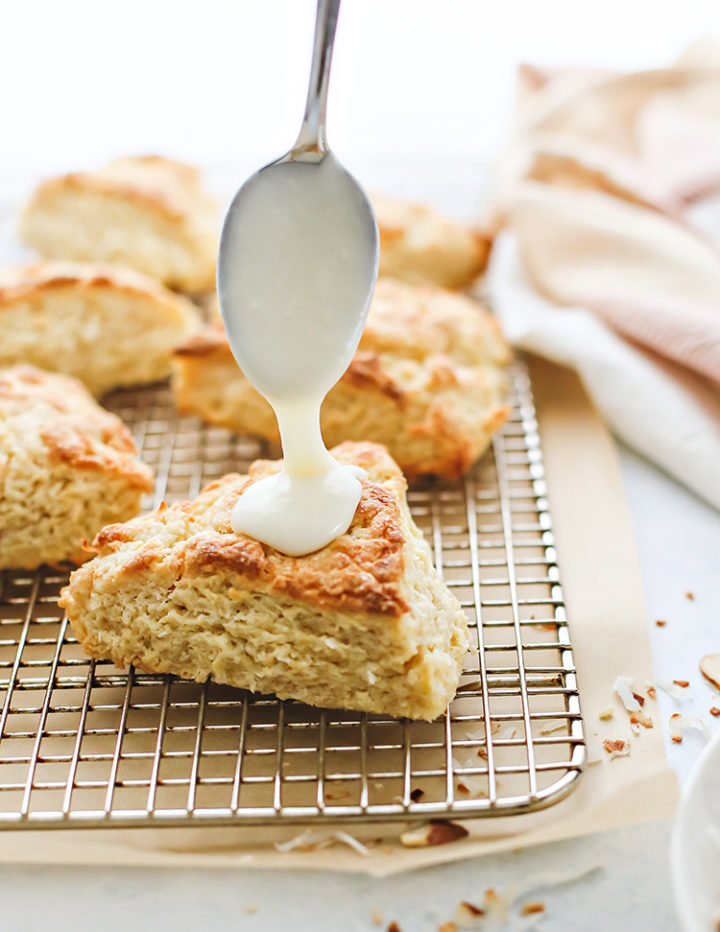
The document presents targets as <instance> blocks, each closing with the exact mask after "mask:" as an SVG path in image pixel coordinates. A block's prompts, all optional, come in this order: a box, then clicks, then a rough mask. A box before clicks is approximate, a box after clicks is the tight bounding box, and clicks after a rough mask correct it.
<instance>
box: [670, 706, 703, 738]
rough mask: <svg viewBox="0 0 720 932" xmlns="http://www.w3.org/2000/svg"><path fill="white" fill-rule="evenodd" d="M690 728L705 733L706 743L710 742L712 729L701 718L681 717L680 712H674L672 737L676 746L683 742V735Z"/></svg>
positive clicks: (671, 718) (671, 717) (671, 726)
mask: <svg viewBox="0 0 720 932" xmlns="http://www.w3.org/2000/svg"><path fill="white" fill-rule="evenodd" d="M688 728H696V729H697V730H698V731H701V732H702V733H703V737H704V738H705V740H706V741H709V740H710V729H709V728H708V726H707V724H706V722H704V721H703V720H702V719H701V718H692V717H691V716H689V715H681V714H680V713H679V712H674V713H673V714H672V715H671V716H670V737H671V738H672V740H673V741H674V742H675V744H680V743H681V742H682V739H683V733H684V732H685V731H687V730H688Z"/></svg>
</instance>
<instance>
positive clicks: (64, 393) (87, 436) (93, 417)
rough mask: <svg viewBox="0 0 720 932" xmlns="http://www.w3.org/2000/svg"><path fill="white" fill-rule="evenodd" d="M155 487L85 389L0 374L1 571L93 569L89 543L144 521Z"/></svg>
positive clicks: (20, 373)
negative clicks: (144, 502) (53, 566)
mask: <svg viewBox="0 0 720 932" xmlns="http://www.w3.org/2000/svg"><path fill="white" fill-rule="evenodd" d="M152 486H153V477H152V473H151V471H150V470H149V469H148V467H147V466H145V465H144V464H143V463H141V462H140V460H139V459H138V458H137V449H136V447H135V444H134V442H133V439H132V437H131V435H130V432H129V431H128V429H127V428H126V427H125V425H124V424H123V423H122V421H120V419H119V418H117V417H116V416H115V415H114V414H111V413H110V412H109V411H105V410H104V409H103V408H101V407H100V406H99V405H98V404H97V403H96V402H95V401H94V400H93V399H92V398H91V397H90V395H89V394H88V392H87V390H86V389H85V388H84V386H83V385H81V384H80V382H78V381H76V380H75V379H71V378H67V377H66V376H63V375H55V374H52V373H49V372H42V371H40V370H39V369H35V368H33V367H31V366H16V367H14V368H11V369H4V370H1V371H0V568H5V567H12V568H17V569H33V568H35V567H36V566H39V565H40V564H41V563H58V562H60V561H62V560H70V561H72V562H75V563H81V562H82V561H83V560H87V559H88V556H89V554H88V552H87V551H86V550H85V549H84V547H83V541H84V540H86V539H92V538H93V537H94V535H95V534H97V533H98V531H99V530H100V529H101V528H103V527H104V526H105V525H106V524H109V523H110V522H113V521H125V520H127V519H128V518H131V517H133V516H134V515H136V514H137V513H138V511H139V510H140V500H141V497H142V494H143V493H144V492H149V491H150V490H151V489H152Z"/></svg>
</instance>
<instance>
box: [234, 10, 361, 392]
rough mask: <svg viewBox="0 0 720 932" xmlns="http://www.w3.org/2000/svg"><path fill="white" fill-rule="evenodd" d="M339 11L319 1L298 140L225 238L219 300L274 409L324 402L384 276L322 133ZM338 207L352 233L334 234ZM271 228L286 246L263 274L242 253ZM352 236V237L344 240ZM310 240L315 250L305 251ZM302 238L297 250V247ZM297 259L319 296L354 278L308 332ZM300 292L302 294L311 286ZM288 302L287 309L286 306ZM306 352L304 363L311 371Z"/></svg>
mask: <svg viewBox="0 0 720 932" xmlns="http://www.w3.org/2000/svg"><path fill="white" fill-rule="evenodd" d="M339 8H340V0H318V5H317V19H316V24H315V40H314V48H313V59H312V68H311V72H310V84H309V88H308V95H307V102H306V105H305V115H304V117H303V122H302V126H301V129H300V134H299V136H298V138H297V142H296V143H295V145H294V146H293V148H292V149H291V150H290V151H289V152H288V153H287V154H286V155H284V156H283V157H282V158H280V159H278V160H277V161H275V162H272V163H271V164H269V165H266V166H265V167H264V168H262V169H260V171H258V172H256V173H255V174H254V175H252V176H251V177H250V178H249V179H248V180H247V181H246V182H245V184H244V185H243V186H242V187H241V188H240V190H239V191H238V192H237V194H236V195H235V197H234V199H233V201H232V203H231V204H230V207H229V209H228V212H227V215H226V217H225V222H224V225H223V230H222V237H221V241H220V252H219V257H218V296H219V299H220V309H221V314H222V317H223V320H224V323H225V329H226V332H227V335H228V339H229V341H230V346H231V348H232V350H233V353H234V355H235V358H236V360H237V362H238V364H239V365H240V367H241V369H242V370H243V372H244V373H245V375H246V376H247V377H248V378H249V379H250V381H251V382H252V383H253V385H255V387H256V388H257V389H258V390H259V391H260V392H261V393H262V394H264V395H265V397H266V398H268V400H270V401H272V402H273V404H274V403H275V401H277V400H289V399H294V398H297V397H298V396H299V395H302V394H308V393H312V394H314V395H316V396H317V394H318V393H321V397H322V395H324V394H325V393H326V392H327V391H328V390H329V389H330V388H331V387H332V385H333V384H334V383H335V382H336V381H337V380H338V379H339V378H340V376H341V375H342V374H343V372H344V371H345V369H346V368H347V366H348V364H349V362H350V360H351V359H352V356H353V355H354V352H355V350H356V349H357V344H358V342H359V340H360V336H361V334H362V330H363V328H364V325H365V319H366V317H367V310H368V307H369V304H370V299H371V297H372V292H373V288H374V285H375V281H376V278H377V267H378V232H377V225H376V222H375V214H374V211H373V208H372V206H371V204H370V201H369V200H368V197H367V195H366V194H365V192H364V191H363V189H362V188H361V187H360V185H359V184H358V183H357V181H356V180H355V179H354V178H353V177H352V175H351V174H350V173H349V172H348V171H347V170H346V169H345V168H344V167H343V166H342V165H341V164H340V163H339V162H338V160H337V159H336V158H335V156H334V155H333V153H332V152H331V150H330V148H329V146H328V143H327V137H326V132H325V116H326V108H327V93H328V82H329V78H330V64H331V60H332V52H333V42H334V38H335V28H336V25H337V19H338V11H339ZM270 186H272V192H271V187H270ZM269 193H272V198H271V200H272V205H271V206H272V210H270V211H265V209H264V207H263V209H262V211H259V210H258V206H257V205H258V203H260V204H264V203H265V202H264V201H263V200H262V198H263V196H264V195H265V196H267V195H268V194H269ZM303 198H304V200H303ZM339 204H340V205H341V206H342V211H341V212H340V213H341V214H342V217H340V219H342V220H343V221H344V224H343V225H344V228H345V234H341V231H340V230H339V229H334V228H333V223H334V219H333V218H334V215H335V214H336V213H337V211H336V209H335V208H337V207H338V205H339ZM293 211H294V213H293ZM297 217H299V218H300V219H301V220H302V223H300V222H297V226H298V229H297V237H296V238H295V236H294V231H293V230H291V232H292V233H293V235H292V236H288V235H287V233H288V223H291V224H292V223H296V219H294V218H297ZM273 224H276V225H277V229H278V230H279V231H281V232H282V236H278V242H279V241H282V242H283V243H284V246H283V249H284V252H283V254H278V255H277V257H276V258H277V262H276V263H275V265H274V266H272V267H268V268H267V269H265V268H262V269H261V268H260V266H262V265H263V263H262V262H259V261H257V258H256V257H255V258H253V261H252V262H250V263H249V262H248V261H246V262H245V264H243V261H242V260H243V256H247V255H248V254H249V252H251V251H252V250H250V249H249V247H250V246H253V247H255V246H256V244H257V242H258V240H257V239H256V238H255V237H256V236H262V237H264V239H263V242H268V243H269V244H270V245H269V251H270V252H272V243H273V236H272V234H273V229H274V228H273ZM348 230H351V231H352V233H353V235H352V236H348V235H347V231H348ZM305 234H307V235H305ZM310 234H312V235H310ZM310 241H312V243H313V244H314V245H313V246H312V247H310V246H308V243H309V242H310ZM295 242H297V244H298V248H297V249H295V250H294V249H293V245H292V244H293V243H295ZM288 243H290V246H289V247H288ZM301 247H302V248H301ZM302 249H305V254H303V253H302ZM308 250H309V251H308ZM299 257H300V258H301V259H302V262H303V263H304V264H305V266H307V269H306V271H307V288H309V289H312V288H315V289H316V291H317V294H318V296H319V297H322V287H323V282H326V281H328V280H329V279H330V277H331V276H333V275H334V276H335V280H336V281H337V278H338V270H339V269H347V273H348V274H347V276H345V275H344V274H343V275H341V276H340V279H341V281H342V282H345V280H347V295H346V296H345V295H344V294H343V295H342V297H343V298H345V297H347V300H343V301H338V302H337V304H338V306H337V308H336V309H333V310H332V312H330V313H328V314H327V315H326V316H325V318H324V319H323V321H322V322H320V321H319V319H315V320H314V321H313V320H311V321H309V323H308V326H307V327H305V328H304V329H302V330H300V329H298V320H297V317H298V314H294V313H293V307H292V302H288V301H287V296H283V295H282V288H281V287H280V286H281V284H282V281H281V279H280V277H281V276H283V274H284V273H285V274H286V275H287V276H289V275H290V273H291V272H292V271H293V269H294V271H295V274H296V277H297V263H298V262H299V261H300V258H299ZM293 263H295V265H293ZM273 276H275V277H277V278H278V300H277V301H275V302H273V301H272V300H268V299H267V296H266V295H264V300H263V302H262V308H261V310H260V309H259V302H258V301H257V300H256V295H257V294H258V293H259V292H261V291H264V292H267V282H268V280H269V279H270V280H272V278H273ZM302 290H303V293H305V291H306V288H305V283H303V289H302ZM340 290H341V291H342V288H341V289H340ZM270 297H271V298H272V297H273V296H272V295H270ZM281 303H283V304H284V306H282V307H281V306H279V305H280V304H281ZM275 305H278V306H275ZM340 305H342V306H340ZM316 317H317V315H316ZM321 323H322V325H320V324H321ZM269 334H272V336H273V338H272V341H269V338H268V335H269ZM339 348H340V349H339ZM328 353H333V354H334V355H335V356H336V357H337V358H336V360H335V363H336V364H335V365H334V366H331V367H330V368H329V369H328V367H326V366H324V367H323V370H324V371H323V372H322V373H320V372H319V371H318V366H317V360H318V359H322V360H323V361H324V360H326V359H327V354H328ZM299 356H302V358H304V359H306V360H307V365H306V366H304V367H303V365H302V364H301V361H300V360H299ZM276 407H277V406H276Z"/></svg>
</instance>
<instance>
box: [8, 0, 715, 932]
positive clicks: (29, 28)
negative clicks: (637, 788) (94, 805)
mask: <svg viewBox="0 0 720 932" xmlns="http://www.w3.org/2000/svg"><path fill="white" fill-rule="evenodd" d="M313 18H314V2H313V0H195V2H193V3H187V2H180V0H177V2H175V3H170V2H159V0H124V2H123V3H110V2H102V0H95V2H86V0H82V2H81V0H69V2H60V0H56V2H53V3H51V2H45V3H40V2H24V3H23V2H20V0H14V2H9V0H4V2H2V0H0V37H1V45H0V87H2V92H3V98H2V100H3V103H2V120H3V128H4V132H3V133H2V137H1V138H2V146H0V190H1V191H2V193H3V194H5V195H8V194H13V193H17V191H19V190H20V189H22V188H24V187H25V186H27V185H28V184H30V183H32V182H33V181H34V180H35V179H36V177H37V175H38V174H41V173H55V172H59V171H62V170H71V169H80V168H92V167H95V166H98V165H100V164H101V163H102V162H103V161H104V160H105V159H108V158H111V157H113V156H116V155H120V154H126V153H127V154H129V153H148V152H159V153H163V154H169V155H174V156H176V157H180V158H186V159H189V160H193V161H198V162H201V163H203V162H206V163H211V164H213V165H214V166H221V167H223V168H224V170H225V173H226V174H227V175H228V176H230V177H233V178H234V177H237V181H238V182H239V181H240V180H241V179H242V177H243V176H244V175H245V174H246V173H247V172H249V171H250V170H252V169H253V168H255V167H258V166H259V165H260V164H262V163H263V162H265V161H268V160H270V159H272V158H274V157H275V156H277V155H279V154H281V153H282V152H283V151H285V150H286V149H287V148H288V147H289V146H290V145H291V143H292V141H293V139H294V136H295V133H296V131H297V127H298V124H299V120H300V115H301V112H302V106H303V102H304V96H305V82H306V74H307V67H308V61H309V54H310V42H311V35H312V26H313ZM705 36H714V37H715V38H716V39H720V3H718V2H717V0H677V2H672V3H668V2H663V0H654V2H651V0H603V2H597V3H589V2H584V0H525V2H522V0H493V2H490V0H435V2H423V0H415V2H412V0H345V3H344V6H343V12H342V16H341V22H340V27H339V33H338V43H337V49H336V60H335V68H334V74H333V84H332V89H331V97H330V115H329V134H330V140H331V143H332V144H333V145H334V147H335V148H336V149H337V151H338V154H339V155H340V156H341V157H342V158H343V159H344V160H345V161H346V163H347V164H348V165H349V167H351V168H353V169H354V170H355V171H356V173H357V174H359V175H360V177H361V178H363V179H366V180H368V181H369V183H371V184H376V183H378V184H379V183H380V182H381V181H382V183H384V185H385V187H389V188H396V189H397V190H400V191H412V193H416V194H421V193H423V192H427V196H428V199H430V200H435V201H437V202H438V203H444V204H446V205H447V206H449V207H454V208H457V206H458V205H457V197H458V192H459V191H461V190H462V191H463V192H465V194H464V196H465V197H466V198H467V199H468V202H469V204H470V205H471V206H472V207H473V208H474V207H476V206H478V204H479V201H480V200H481V194H482V190H483V187H484V184H485V182H484V181H483V178H484V177H486V169H483V168H482V166H483V165H485V166H486V165H487V163H488V161H490V160H491V159H492V157H493V155H494V154H495V153H496V152H497V151H498V149H499V147H500V146H501V144H502V140H503V138H504V135H505V133H506V131H507V128H508V125H509V122H510V116H511V101H512V94H513V75H514V69H515V66H516V64H517V62H519V61H521V60H525V61H530V62H533V63H540V64H546V65H553V64H578V65H604V66H610V67H618V68H644V67H656V66H658V67H659V66H662V65H664V64H666V63H668V62H669V61H672V59H673V58H674V57H675V56H676V55H677V54H678V53H679V52H680V51H681V50H682V48H683V47H684V46H685V45H687V44H689V43H690V42H691V41H693V40H694V39H697V38H701V37H705ZM451 202H452V203H451ZM0 338H1V335H0ZM623 466H624V474H625V478H626V481H627V488H628V493H629V501H630V508H631V513H632V516H633V521H634V524H635V528H636V532H637V537H638V547H639V553H640V559H641V565H642V570H643V576H644V581H645V589H646V596H647V601H648V612H649V618H650V622H652V620H653V619H654V618H657V617H667V618H668V625H667V627H665V628H662V629H659V628H656V627H655V626H654V625H653V624H652V623H651V625H650V630H651V636H652V640H653V651H654V655H655V662H656V668H657V673H658V675H660V676H665V677H668V678H687V679H689V680H691V688H692V691H693V694H694V696H695V697H696V702H697V708H696V709H693V710H692V711H693V712H694V713H695V714H702V715H703V717H704V718H706V719H707V718H708V716H707V707H708V705H709V704H710V700H711V696H710V693H709V690H708V688H707V687H706V686H704V685H703V682H702V679H701V677H700V675H699V673H698V671H697V660H698V658H699V657H700V656H701V654H702V653H705V652H709V651H719V650H720V634H718V628H719V620H720V515H718V514H717V513H716V512H713V511H711V510H710V509H708V508H707V507H705V506H703V505H702V504H701V503H700V502H699V501H697V499H695V498H693V497H692V496H691V495H690V494H689V493H688V492H685V491H683V490H682V489H680V488H679V487H678V486H676V485H675V484H674V483H673V482H671V481H670V480H668V479H666V478H665V477H663V476H661V475H660V474H659V473H657V472H656V471H655V470H654V469H653V468H652V467H650V466H649V465H648V464H646V463H644V462H642V461H641V460H640V459H638V458H637V457H635V456H633V455H631V454H629V453H627V452H624V453H623ZM688 590H692V591H693V592H694V593H695V595H696V598H695V601H694V602H689V601H688V600H686V599H685V598H684V593H685V592H686V591H688ZM661 711H662V716H661V717H662V719H663V722H664V723H666V722H667V719H668V717H669V715H670V713H671V711H673V707H672V704H671V702H670V700H669V699H668V698H667V697H664V696H661ZM687 711H691V708H688V709H687ZM713 726H714V728H715V729H716V730H717V728H718V727H719V726H718V722H717V721H714V722H713ZM701 748H702V739H701V738H700V737H699V736H698V735H689V736H688V737H687V738H686V740H685V741H684V742H683V745H682V746H679V747H671V748H670V755H671V763H673V765H674V766H676V767H677V768H678V770H679V772H680V774H681V776H682V777H685V776H686V774H687V772H688V770H689V768H690V766H691V764H692V761H693V759H694V758H695V757H696V755H697V754H698V753H699V751H700V750H701ZM669 832H670V826H669V824H667V823H665V824H661V825H658V826H651V827H646V828H640V829H631V830H627V831H625V832H622V833H610V834H608V835H607V836H597V837H595V838H593V839H584V840H580V841H577V842H569V843H565V844H559V845H553V846H550V847H549V848H547V849H543V850H537V851H528V852H524V853H521V854H519V855H513V854H508V855H504V856H503V857H501V858H493V859H477V860H475V861H471V862H468V863H466V864H463V865H454V866H449V867H445V868H442V869H438V870H434V871H430V872H427V871H426V872H422V873H421V874H415V875H410V876H406V877H403V878H398V879H394V880H390V881H385V882H382V883H380V882H375V881H369V880H364V879H357V878H349V877H342V876H340V877H338V876H332V877H330V876H323V875H319V876H307V875H303V874H295V875H289V874H287V875H283V874H278V873H262V874H255V873H249V872H242V871H234V872H216V873H212V874H210V873H207V874H205V873H202V872H194V873H191V872H183V873H177V872H175V873H173V872H169V871H150V872H147V871H132V870H123V871H106V870H101V869H91V868H88V869H84V870H72V871H71V870H63V869H61V868H53V869H49V868H11V867H8V868H4V869H3V872H2V874H0V929H2V930H4V929H13V930H14V929H27V930H34V929H38V930H40V929H43V930H45V929H49V928H53V929H58V930H65V929H71V928H72V929H75V930H85V929H87V930H90V929H96V928H98V927H102V928H103V929H105V930H107V932H112V930H115V929H118V930H120V929H123V930H125V929H127V928H135V929H138V930H144V929H157V930H161V929H163V928H173V929H185V928H192V929H195V928H198V927H200V928H212V929H225V928H228V929H230V928H232V929H246V928H247V929H262V930H275V929H286V928H287V929H297V930H298V932H299V930H308V932H309V930H312V932H319V930H325V929H327V930H343V932H344V930H345V929H349V930H352V929H371V928H374V927H373V926H372V924H371V921H370V907H372V906H381V907H382V908H383V911H384V914H385V916H386V921H389V920H390V919H392V918H395V919H397V920H398V921H399V922H400V926H401V928H402V930H403V932H414V930H418V929H428V930H430V929H432V930H434V929H436V928H437V925H438V922H437V921H436V920H435V919H434V918H433V912H434V911H435V910H438V917H439V919H441V920H446V919H448V918H450V917H451V915H452V911H453V909H454V906H455V904H456V903H457V902H458V900H460V899H469V900H473V899H481V897H482V891H483V890H484V889H485V887H486V886H491V885H494V886H496V887H498V888H499V889H507V887H508V886H510V885H511V884H513V883H515V882H517V881H519V880H521V879H523V878H525V879H527V878H532V877H533V876H536V875H538V874H540V873H541V872H542V871H543V870H544V869H545V868H546V867H547V866H553V867H556V868H558V869H563V867H564V866H567V865H571V864H575V865H578V864H582V863H584V864H587V863H591V862H593V861H599V862H601V863H602V865H603V866H602V869H601V871H600V872H599V873H598V874H597V875H595V876H594V877H593V878H591V879H589V880H585V881H583V882H580V883H578V884H575V885H573V886H570V887H568V888H566V889H564V890H558V891H554V892H550V893H547V894H543V895H542V898H543V899H545V900H546V902H547V903H548V907H549V914H548V916H547V918H546V919H545V920H544V922H543V923H542V925H541V926H540V928H543V929H554V930H562V932H565V930H575V929H579V930H583V932H584V930H588V932H590V930H606V929H607V930H610V929H616V928H621V927H625V928H628V929H633V930H638V932H645V930H648V932H649V930H653V932H655V930H666V929H667V930H672V929H676V928H677V921H676V919H675V918H674V915H673V911H672V905H671V892H670V885H669V869H668V864H667V844H668V837H669ZM0 843H1V839H0ZM29 901H32V903H33V911H32V913H31V912H30V911H29V910H28V902H29ZM251 903H256V904H257V905H258V907H259V908H258V911H257V913H256V914H254V915H248V914H246V913H245V912H244V909H245V907H246V906H248V905H249V904H251ZM33 916H34V917H35V918H32V917H33Z"/></svg>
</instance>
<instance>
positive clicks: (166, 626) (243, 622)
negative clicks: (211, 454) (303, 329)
mask: <svg viewBox="0 0 720 932" xmlns="http://www.w3.org/2000/svg"><path fill="white" fill-rule="evenodd" d="M334 454H335V456H336V457H337V458H338V459H339V460H340V461H341V462H345V463H355V464H357V465H359V466H362V467H363V468H364V469H365V470H366V471H367V480H365V481H364V482H363V494H362V498H361V501H360V504H359V505H358V508H357V512H356V514H355V517H354V519H353V523H352V525H351V527H350V528H349V530H348V532H347V533H346V534H343V535H342V536H341V537H339V538H337V539H336V540H335V541H333V542H332V543H331V544H329V545H328V546H327V547H325V548H323V549H322V550H319V551H316V552H315V553H312V554H309V555H307V556H303V557H287V556H284V555H282V554H280V553H278V552H277V551H275V550H273V549H272V548H271V547H268V546H266V545H263V544H261V543H259V542H258V541H256V540H253V539H252V538H250V537H246V536H244V535H237V534H235V533H233V531H232V529H231V527H230V513H231V510H232V507H233V505H234V504H235V502H236V501H237V499H238V497H239V496H240V495H241V494H242V492H243V490H244V489H246V488H247V487H248V486H249V485H250V484H251V483H252V482H254V481H256V480H257V479H259V478H260V477H262V476H264V475H267V474H268V473H271V472H274V471H276V470H277V469H278V468H279V464H278V463H275V462H269V461H258V462H256V463H254V464H253V465H252V467H251V468H250V474H249V477H247V476H238V475H235V474H233V475H228V476H225V477H224V478H222V479H220V480H218V481H217V482H214V483H213V484H212V485H210V486H208V487H207V488H206V489H205V490H204V491H203V492H202V493H201V494H200V496H199V497H198V499H197V500H196V501H195V502H184V503H181V504H177V505H173V506H171V507H170V508H167V509H164V510H162V509H161V510H159V511H157V512H154V513H153V514H150V515H146V516H143V517H140V518H136V519H135V520H133V521H129V522H128V523H127V524H118V525H114V526H112V527H107V528H105V529H104V530H103V531H101V532H100V534H98V536H97V538H96V539H95V542H94V544H93V546H94V548H95V549H96V551H97V556H96V557H95V558H94V559H93V560H92V561H90V562H89V563H87V564H85V566H83V567H81V568H80V569H78V570H76V571H75V572H74V573H73V574H72V576H71V578H70V584H69V585H68V586H67V588H65V589H64V590H63V594H62V599H61V605H63V606H64V608H65V609H66V610H67V613H68V617H69V619H70V622H71V624H72V626H73V629H74V631H75V634H76V635H77V637H78V639H79V640H80V642H81V643H82V645H83V647H84V649H85V650H86V651H87V653H88V654H89V655H90V656H91V657H96V658H109V659H111V660H112V661H113V662H114V663H115V664H116V665H118V666H124V665H127V664H135V665H136V666H137V667H139V668H140V669H142V670H146V671H150V672H161V673H175V674H178V675H179V676H182V677H187V678H190V679H195V680H199V681H204V680H205V679H207V678H208V677H211V678H212V679H214V680H216V681H217V682H220V683H228V684H230V685H232V686H238V687H242V688H244V689H249V690H253V691H255V692H261V693H274V694H275V695H277V696H279V697H281V698H294V699H299V700H301V701H303V702H306V703H310V704H312V705H316V706H325V707H329V708H347V709H358V710H363V711H369V712H379V713H386V714H390V715H395V716H409V717H411V718H419V719H427V720H431V719H433V718H435V717H436V716H438V715H440V714H441V713H442V712H443V711H444V710H445V708H446V707H447V704H448V702H449V701H450V699H451V698H452V697H453V695H454V693H455V691H456V689H457V685H458V681H459V677H460V673H461V670H462V665H463V659H464V657H465V653H466V651H467V646H468V633H467V621H466V618H465V615H464V613H463V611H462V609H461V607H460V604H459V603H458V601H457V599H456V598H455V597H454V596H453V595H452V594H451V592H450V591H449V590H448V589H447V587H446V586H445V585H444V583H443V582H442V580H441V579H440V577H439V575H438V574H437V572H436V571H435V569H434V567H433V564H432V560H431V555H430V549H429V547H428V545H427V544H426V542H425V541H424V539H423V537H422V535H421V533H420V531H419V530H418V529H417V528H416V526H415V524H414V523H413V521H412V518H411V517H410V513H409V511H408V507H407V503H406V500H405V489H406V484H405V479H404V478H403V476H402V473H401V472H400V470H399V469H398V467H397V466H396V464H395V463H394V462H393V460H392V459H391V458H390V456H389V455H388V454H387V452H386V451H385V449H384V448H383V447H380V446H377V445H375V444H369V443H346V444H343V445H342V446H340V447H337V448H336V449H335V450H334Z"/></svg>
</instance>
